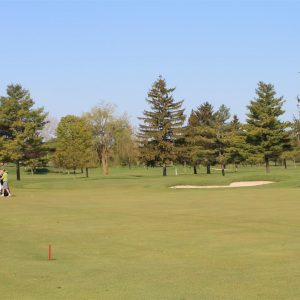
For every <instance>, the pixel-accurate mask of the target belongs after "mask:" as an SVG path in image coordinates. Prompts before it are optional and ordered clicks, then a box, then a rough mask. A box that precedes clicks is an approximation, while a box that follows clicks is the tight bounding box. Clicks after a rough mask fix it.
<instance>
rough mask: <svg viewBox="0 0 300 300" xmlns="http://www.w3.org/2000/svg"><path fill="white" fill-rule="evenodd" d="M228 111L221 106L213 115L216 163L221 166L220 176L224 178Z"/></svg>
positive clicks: (227, 143) (227, 144)
mask: <svg viewBox="0 0 300 300" xmlns="http://www.w3.org/2000/svg"><path fill="white" fill-rule="evenodd" d="M229 118H230V109H229V108H228V107H226V106H225V105H224V104H222V105H221V106H220V107H219V109H218V110H217V112H216V113H215V115H214V120H215V122H214V125H215V126H214V128H215V130H216V149H217V151H218V156H217V161H218V162H219V163H220V164H221V171H222V175H223V176H225V165H226V163H227V161H228V157H227V156H226V149H227V148H228V146H229V140H228V139H227V135H228V132H229V124H228V122H227V121H228V119H229Z"/></svg>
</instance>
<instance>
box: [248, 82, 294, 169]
mask: <svg viewBox="0 0 300 300" xmlns="http://www.w3.org/2000/svg"><path fill="white" fill-rule="evenodd" d="M256 95H257V97H256V98H255V99H254V100H252V101H251V102H250V105H249V106H248V110H249V112H248V114H247V117H248V118H247V125H246V126H245V128H246V132H247V142H248V143H249V145H251V147H250V152H251V153H252V155H260V156H261V157H262V158H263V159H264V162H265V165H266V171H267V172H269V171H270V167H269V163H270V160H276V159H277V158H278V157H279V156H280V155H281V154H282V153H283V152H284V151H286V150H287V149H289V148H290V147H291V145H290V138H289V133H288V132H287V131H286V128H287V127H288V124H287V123H286V122H282V121H280V119H279V117H280V116H281V115H282V114H283V113H284V110H283V109H282V106H283V103H284V100H283V97H279V98H277V97H276V92H275V89H274V86H273V85H272V84H266V83H264V82H259V83H258V87H257V89H256Z"/></svg>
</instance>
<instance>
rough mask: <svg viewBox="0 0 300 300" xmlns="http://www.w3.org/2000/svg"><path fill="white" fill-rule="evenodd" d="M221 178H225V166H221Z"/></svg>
mask: <svg viewBox="0 0 300 300" xmlns="http://www.w3.org/2000/svg"><path fill="white" fill-rule="evenodd" d="M222 176H225V165H224V164H222Z"/></svg>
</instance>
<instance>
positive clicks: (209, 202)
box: [0, 167, 300, 300]
mask: <svg viewBox="0 0 300 300" xmlns="http://www.w3.org/2000/svg"><path fill="white" fill-rule="evenodd" d="M168 171H169V174H170V176H168V177H167V178H162V177H161V176H160V173H161V170H160V169H149V170H145V169H142V168H137V169H132V170H129V169H127V168H115V169H113V170H112V172H111V175H110V176H109V177H107V178H105V177H103V176H101V175H99V172H100V171H99V170H93V171H92V172H91V178H89V179H86V178H84V177H82V175H81V174H77V175H76V176H74V175H62V174H56V173H48V174H43V175H34V176H32V175H30V174H22V175H23V180H22V181H21V182H20V183H16V182H15V181H14V180H12V182H11V186H12V191H13V193H14V195H15V196H14V197H12V198H11V199H0V200H1V202H0V205H1V208H0V249H1V256H0V266H1V267H0V299H20V300H21V299H22V300H26V299H38V300H42V299H51V300H53V299H58V300H59V299H78V300H79V299H80V300H81V299H108V300H109V299H120V300H121V299H122V300H123V299H130V300H135V299H137V300H141V299H149V300H150V299H151V300H153V299H155V300H159V299H164V300H167V299H172V300H173V299H178V300H183V299H222V300H223V299H299V298H300V286H299V277H300V235H299V229H300V168H299V169H298V168H297V169H294V168H291V169H288V170H283V169H282V168H281V167H277V168H273V169H272V172H271V174H268V175H267V174H265V172H264V170H263V169H260V168H248V169H241V170H239V172H238V173H234V172H228V173H227V175H226V176H225V178H223V177H222V176H221V175H220V174H219V172H214V173H213V174H211V175H209V176H207V175H205V174H203V173H202V174H199V175H190V174H188V173H191V170H190V169H187V170H186V174H185V173H184V170H183V169H179V173H180V175H179V176H174V169H171V168H170V169H169V170H168ZM202 171H204V170H202ZM12 177H13V175H12V174H10V178H11V179H13V178H12ZM243 180H247V181H248V180H271V181H275V182H276V183H275V184H272V185H270V186H260V187H251V188H237V189H232V190H231V189H219V190H172V189H169V188H168V187H169V186H172V185H176V184H200V185H205V184H210V185H211V184H224V183H226V184H227V183H230V182H234V181H243ZM49 243H51V244H52V247H53V255H54V260H52V261H47V248H48V244H49Z"/></svg>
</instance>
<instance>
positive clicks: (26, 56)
mask: <svg viewBox="0 0 300 300" xmlns="http://www.w3.org/2000/svg"><path fill="white" fill-rule="evenodd" d="M299 12H300V1H188V0H187V1H167V0H165V1H164V0H161V1H129V0H127V1H126V0H124V1H113V0H112V1H1V0H0V32H1V34H0V43H1V44H0V46H1V47H0V95H4V94H5V89H6V86H7V85H8V84H10V83H21V84H22V85H23V86H24V87H25V88H27V89H29V90H30V92H31V94H32V96H33V98H34V100H35V102H36V104H37V106H44V107H45V110H46V111H48V112H49V113H50V114H51V115H53V116H56V117H61V116H63V115H66V114H77V115H80V114H81V113H82V112H84V111H88V110H89V109H90V108H91V107H92V106H94V105H96V104H97V103H99V102H101V101H107V102H111V103H114V104H116V105H117V107H118V111H119V112H120V113H123V112H127V113H128V114H129V115H130V116H131V117H132V122H133V123H134V124H138V121H137V119H136V117H137V116H141V115H142V112H143V110H144V109H147V104H146V102H145V98H146V95H147V92H148V90H149V89H150V87H151V85H152V83H153V81H155V80H156V78H157V77H158V75H160V74H161V75H162V76H163V77H165V78H166V80H167V83H168V85H169V86H176V87H177V89H176V91H175V93H174V97H175V99H177V100H181V99H184V100H185V103H184V106H185V108H186V109H187V114H189V112H190V110H191V109H192V108H195V107H197V106H198V105H199V104H201V103H202V102H204V101H209V102H211V103H212V104H213V105H214V106H215V108H217V107H218V106H220V105H221V104H222V103H224V104H225V105H227V106H229V107H230V108H231V112H232V113H236V114H238V115H239V116H240V118H241V119H242V120H244V119H245V113H246V105H247V104H248V103H249V101H250V100H251V99H252V98H253V97H254V96H255V88H256V85H257V82H258V81H260V80H262V81H265V82H268V83H269V82H270V83H272V84H274V85H275V88H276V91H277V92H278V94H279V95H283V96H284V97H285V99H286V103H285V110H286V114H285V116H284V119H291V118H292V116H293V114H295V113H296V100H295V99H296V96H297V95H298V94H300V74H299V73H298V72H300V38H299V32H300V21H299Z"/></svg>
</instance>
